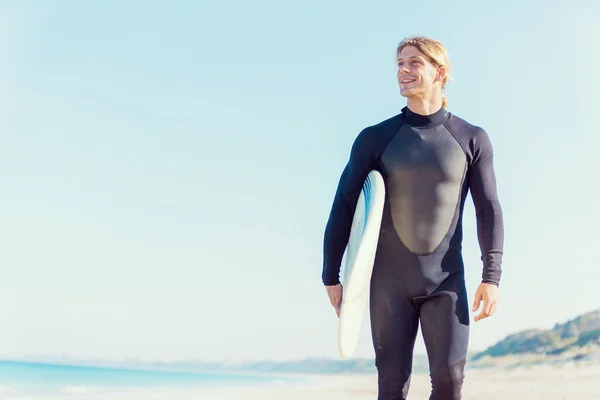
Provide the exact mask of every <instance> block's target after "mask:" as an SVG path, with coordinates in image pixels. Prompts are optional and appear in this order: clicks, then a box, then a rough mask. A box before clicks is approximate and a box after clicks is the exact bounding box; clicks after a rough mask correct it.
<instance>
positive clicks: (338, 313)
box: [335, 307, 341, 318]
mask: <svg viewBox="0 0 600 400" xmlns="http://www.w3.org/2000/svg"><path fill="white" fill-rule="evenodd" d="M340 311H341V308H340V307H336V308H335V313H336V314H337V316H338V318H339V317H340Z"/></svg>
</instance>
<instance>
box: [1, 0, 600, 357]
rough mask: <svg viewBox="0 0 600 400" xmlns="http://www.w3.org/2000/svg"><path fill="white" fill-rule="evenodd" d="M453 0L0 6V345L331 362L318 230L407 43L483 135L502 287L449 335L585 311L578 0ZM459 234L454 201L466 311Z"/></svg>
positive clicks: (471, 220)
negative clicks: (432, 50)
mask: <svg viewBox="0 0 600 400" xmlns="http://www.w3.org/2000/svg"><path fill="white" fill-rule="evenodd" d="M456 3H459V4H453V5H449V3H444V4H442V3H440V2H435V1H420V2H412V3H407V2H400V1H382V0H373V1H371V2H368V3H365V2H357V1H353V2H349V1H343V2H342V1H337V0H335V1H334V0H332V1H328V2H321V1H316V0H306V1H303V2H280V1H274V0H273V1H266V0H258V1H254V2H243V1H239V0H236V1H222V2H216V1H215V2H207V1H202V0H201V1H199V2H198V1H179V2H149V1H133V0H131V1H121V2H119V3H118V5H117V3H116V2H101V1H95V2H92V1H90V2H79V1H74V0H73V1H64V0H61V1H59V0H53V1H35V2H34V1H0V59H1V60H2V62H1V63H0V140H1V142H0V185H1V187H2V195H1V196H0V210H1V211H0V218H1V220H0V243H2V246H1V250H0V268H1V270H2V279H0V304H1V305H2V306H1V307H0V318H1V326H2V329H0V357H16V358H18V357H40V356H62V355H64V356H68V357H74V358H97V359H105V360H130V359H139V360H164V361H168V360H185V359H205V360H297V359H303V358H307V357H330V358H337V357H338V353H337V343H336V338H337V323H338V320H337V317H336V316H335V312H334V310H333V308H332V307H331V306H330V304H329V301H328V298H327V296H326V293H325V289H324V287H323V285H322V282H321V265H322V240H323V231H324V227H325V223H326V221H327V217H328V215H329V210H330V207H331V202H332V200H333V195H334V192H335V190H336V185H337V182H338V179H339V176H340V173H341V171H342V169H343V168H344V165H345V163H346V162H347V159H348V155H349V151H350V147H351V145H352V142H353V140H354V138H355V137H356V135H357V134H358V133H359V132H360V131H361V130H362V129H363V128H364V127H366V126H369V125H373V124H376V123H378V122H380V121H382V120H384V119H387V118H389V117H391V116H393V115H395V114H397V113H398V112H399V111H400V109H401V108H402V107H404V106H405V104H406V99H404V98H403V97H401V96H400V94H399V90H398V87H397V83H396V79H395V74H396V66H395V60H394V51H395V48H396V45H397V44H398V43H399V42H400V41H401V40H402V39H403V38H404V37H407V36H411V35H417V34H418V35H426V36H430V37H433V38H435V39H437V40H440V41H441V42H442V43H444V45H445V46H446V48H447V49H448V52H449V54H450V58H451V62H452V76H453V80H452V82H451V83H450V85H449V86H448V90H447V95H448V98H449V103H448V110H449V111H450V112H452V113H454V114H456V115H458V116H460V117H461V118H464V119H466V120H467V121H469V122H471V123H473V124H475V125H478V126H481V127H483V128H484V129H485V130H486V131H487V132H488V134H489V135H490V138H491V140H492V144H493V146H494V152H495V160H494V163H495V164H494V166H495V170H496V176H497V181H498V192H499V196H500V201H501V205H502V208H503V213H504V224H505V235H506V236H505V254H504V262H503V277H502V282H501V289H500V302H499V306H498V310H497V314H496V315H494V316H493V317H492V318H488V319H486V320H483V321H479V322H477V323H473V322H472V323H471V336H470V349H471V350H473V351H476V350H483V349H485V348H486V347H487V346H490V345H492V344H494V343H496V342H497V341H498V340H501V339H503V338H504V337H505V336H506V335H508V334H511V333H514V332H517V331H520V330H523V329H530V328H544V329H545V328H551V327H552V326H553V325H554V324H555V323H557V322H565V321H566V320H568V319H570V318H573V317H574V316H576V315H579V314H581V313H584V312H587V311H591V310H594V309H597V308H599V307H600V294H599V292H598V281H600V268H599V264H598V259H597V249H598V241H599V240H600V233H599V230H598V229H597V227H598V226H599V225H600V213H599V211H598V207H597V202H598V198H599V196H600V190H599V189H598V186H597V184H593V182H597V181H598V178H597V173H598V171H600V157H598V155H597V153H598V147H599V146H600V138H599V137H598V129H597V118H598V108H599V106H600V96H599V94H598V93H599V92H600V79H598V78H597V76H596V75H597V66H598V65H599V64H600V55H599V53H598V52H597V51H596V50H595V47H594V45H593V43H594V40H598V39H600V25H598V23H597V21H598V19H599V18H600V4H599V3H598V2H592V1H588V2H584V1H579V0H575V1H568V2H567V1H559V2H546V1H530V2H526V3H525V2H523V3H521V2H517V1H504V2H496V3H494V4H483V3H481V2H476V1H462V2H456ZM475 227H476V221H475V216H474V211H473V207H472V200H471V199H470V198H469V199H468V201H467V204H466V207H465V217H464V231H465V235H464V241H463V246H464V247H463V248H464V251H463V254H464V258H465V268H466V270H465V276H466V280H467V289H468V291H469V296H470V297H469V301H471V299H472V296H473V294H474V292H475V289H476V288H477V285H478V284H479V282H480V278H481V269H482V265H481V261H480V251H479V248H478V243H477V238H476V230H475ZM474 315H475V314H472V317H474ZM363 328H364V329H363V331H362V332H361V337H360V339H359V344H358V347H357V351H356V353H355V356H356V357H372V356H373V350H372V344H371V341H370V336H369V332H368V330H369V321H368V318H367V319H366V320H365V324H364V326H363ZM419 335H420V333H419ZM415 352H416V353H421V354H423V353H424V352H425V348H424V345H423V342H422V339H420V336H419V339H418V341H417V344H416V348H415Z"/></svg>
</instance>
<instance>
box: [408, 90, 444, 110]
mask: <svg viewBox="0 0 600 400" xmlns="http://www.w3.org/2000/svg"><path fill="white" fill-rule="evenodd" d="M442 104H443V101H442V95H441V94H439V95H435V96H431V97H428V98H420V97H416V98H415V97H409V98H408V100H407V104H406V105H407V106H408V109H409V110H411V111H412V112H414V113H415V114H420V115H431V114H433V113H435V112H436V111H439V109H440V108H442Z"/></svg>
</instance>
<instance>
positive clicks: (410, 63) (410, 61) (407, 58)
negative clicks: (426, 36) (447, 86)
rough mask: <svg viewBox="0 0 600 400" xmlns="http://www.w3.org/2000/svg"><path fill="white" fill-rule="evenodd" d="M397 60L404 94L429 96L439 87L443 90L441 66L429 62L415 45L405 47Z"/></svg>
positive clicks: (401, 91)
mask: <svg viewBox="0 0 600 400" xmlns="http://www.w3.org/2000/svg"><path fill="white" fill-rule="evenodd" d="M397 61H398V84H399V85H400V94H401V95H402V96H404V97H420V98H427V97H428V96H429V95H430V94H431V93H433V91H434V90H436V88H437V87H439V89H440V90H441V79H440V74H439V72H440V71H439V69H440V68H438V67H436V66H435V65H433V64H432V63H431V62H429V60H428V58H427V57H426V56H425V55H424V54H423V53H421V52H420V51H419V49H417V48H416V47H415V46H406V47H404V48H403V49H402V51H401V52H400V54H399V55H398V60H397ZM442 72H443V71H442ZM441 76H443V75H441Z"/></svg>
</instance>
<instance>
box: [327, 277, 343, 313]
mask: <svg viewBox="0 0 600 400" xmlns="http://www.w3.org/2000/svg"><path fill="white" fill-rule="evenodd" d="M325 289H326V290H327V295H328V296H329V301H330V302H331V305H332V306H333V308H335V313H336V314H337V316H338V318H339V317H340V307H341V305H342V291H343V289H342V284H341V283H338V284H337V285H332V286H325Z"/></svg>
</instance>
